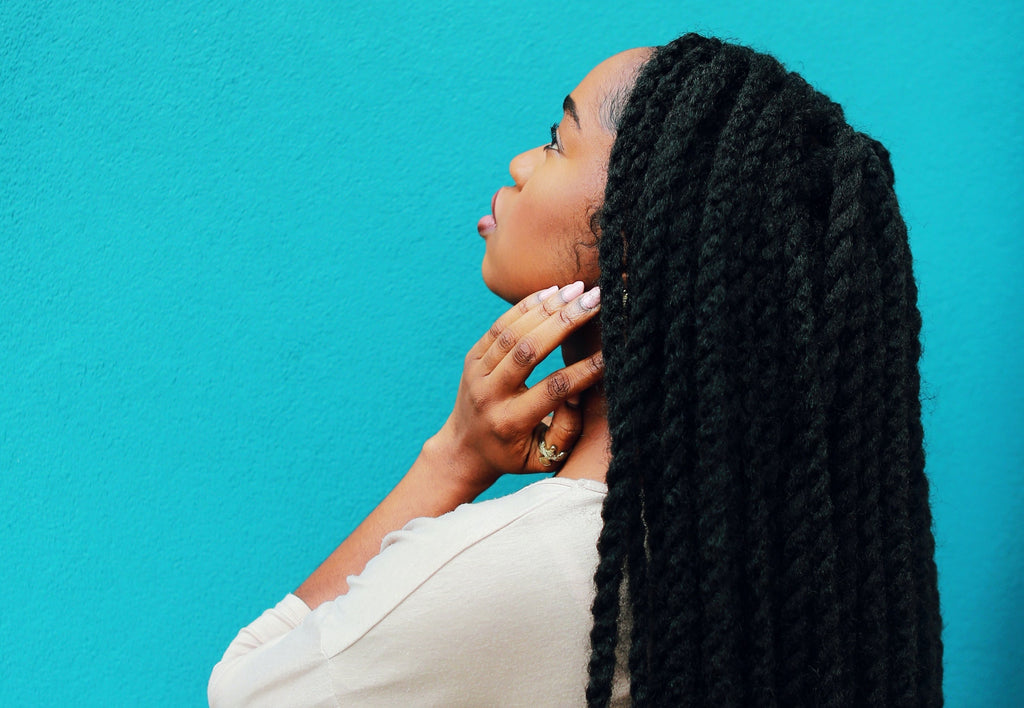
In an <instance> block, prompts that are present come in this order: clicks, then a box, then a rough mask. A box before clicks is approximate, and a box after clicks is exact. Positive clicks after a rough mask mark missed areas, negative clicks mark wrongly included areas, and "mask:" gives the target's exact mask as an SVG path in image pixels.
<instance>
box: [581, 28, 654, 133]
mask: <svg viewBox="0 0 1024 708" xmlns="http://www.w3.org/2000/svg"><path fill="white" fill-rule="evenodd" d="M651 51H652V50H651V49H650V48H647V47H641V48H639V49H630V50H627V51H625V52H620V53H619V54H616V55H614V56H611V57H609V58H608V59H605V60H604V61H603V62H601V63H600V64H598V65H597V66H595V67H594V68H593V69H591V70H590V73H588V74H587V75H586V76H585V77H583V80H582V81H581V82H580V83H579V85H578V86H577V87H576V88H575V89H573V91H572V93H571V94H570V95H571V96H572V98H573V100H574V101H575V103H576V106H577V108H578V110H579V117H580V123H581V124H583V123H591V124H593V125H597V124H598V123H599V114H600V107H601V104H602V103H604V101H605V99H606V98H607V97H608V96H610V95H613V94H615V93H617V92H618V91H620V90H621V89H622V88H623V87H625V86H631V85H632V83H633V82H634V81H635V80H636V75H637V73H639V71H640V68H641V67H642V66H643V64H644V62H645V61H647V59H648V58H649V57H650V55H651Z"/></svg>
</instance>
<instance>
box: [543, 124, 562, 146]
mask: <svg viewBox="0 0 1024 708" xmlns="http://www.w3.org/2000/svg"><path fill="white" fill-rule="evenodd" d="M544 149H545V150H559V149H560V146H559V144H558V123H552V124H551V142H550V143H548V144H547V145H545V146H544Z"/></svg>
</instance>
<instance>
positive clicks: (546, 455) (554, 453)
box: [537, 440, 567, 467]
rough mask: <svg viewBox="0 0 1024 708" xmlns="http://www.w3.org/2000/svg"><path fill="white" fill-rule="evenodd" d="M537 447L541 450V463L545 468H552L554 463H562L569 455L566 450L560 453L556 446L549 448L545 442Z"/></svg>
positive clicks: (541, 442)
mask: <svg viewBox="0 0 1024 708" xmlns="http://www.w3.org/2000/svg"><path fill="white" fill-rule="evenodd" d="M537 447H538V448H539V449H540V463H541V464H542V465H543V466H544V467H550V466H551V463H552V462H561V461H562V460H564V459H565V456H566V454H567V453H566V452H565V450H562V451H561V452H559V451H558V447H557V446H555V445H551V446H548V444H547V443H545V442H544V441H543V440H541V441H540V444H539V445H538V446H537Z"/></svg>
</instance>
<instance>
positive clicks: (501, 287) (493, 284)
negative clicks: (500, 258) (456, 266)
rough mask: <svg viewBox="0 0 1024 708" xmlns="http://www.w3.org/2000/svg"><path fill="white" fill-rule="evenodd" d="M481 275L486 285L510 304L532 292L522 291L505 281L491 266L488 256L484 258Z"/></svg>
mask: <svg viewBox="0 0 1024 708" xmlns="http://www.w3.org/2000/svg"><path fill="white" fill-rule="evenodd" d="M480 275H481V277H482V278H483V280H484V285H486V286H487V289H488V290H490V291H491V292H492V293H494V294H495V295H497V296H498V297H500V298H501V299H502V300H504V301H505V302H507V303H508V304H510V305H515V304H516V303H517V302H519V301H520V300H522V299H523V298H524V297H526V296H527V295H529V294H530V293H520V292H519V290H517V289H516V288H512V287H509V285H508V283H506V282H504V281H503V279H502V278H501V277H500V276H499V275H497V274H496V273H495V272H494V271H493V269H491V268H490V267H489V265H488V263H487V258H484V262H483V264H482V265H481V266H480ZM531 292H532V291H531Z"/></svg>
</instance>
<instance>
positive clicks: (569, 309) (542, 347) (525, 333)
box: [485, 284, 600, 410]
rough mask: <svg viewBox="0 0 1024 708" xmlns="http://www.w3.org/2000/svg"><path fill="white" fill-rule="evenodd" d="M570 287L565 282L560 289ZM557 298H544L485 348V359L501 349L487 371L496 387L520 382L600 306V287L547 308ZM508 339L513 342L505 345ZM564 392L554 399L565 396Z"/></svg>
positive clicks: (507, 387) (506, 387)
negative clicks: (492, 365)
mask: <svg viewBox="0 0 1024 708" xmlns="http://www.w3.org/2000/svg"><path fill="white" fill-rule="evenodd" d="M574 285H575V284H574ZM580 285H582V284H580ZM571 287H573V286H566V288H563V291H566V290H569V288H571ZM573 292H576V293H578V289H574V290H572V291H570V294H571V293H573ZM560 299H561V297H560V295H559V296H551V297H550V298H548V299H547V300H545V302H544V303H543V304H542V306H541V307H540V308H537V310H535V311H531V312H530V313H529V314H528V315H527V316H525V317H523V318H522V325H520V323H519V322H516V323H515V325H514V326H512V327H509V328H508V329H506V330H505V332H503V333H502V335H501V336H500V337H499V338H498V340H496V341H495V342H494V344H493V345H492V346H491V348H490V349H488V351H487V354H486V355H485V360H489V359H490V358H491V357H492V356H494V357H497V356H498V350H500V349H505V351H504V352H501V359H500V361H498V362H497V363H496V364H495V367H494V370H493V371H492V372H491V374H490V376H491V377H493V378H494V380H495V383H496V384H497V385H498V387H499V388H500V389H502V390H506V391H509V390H515V389H517V388H520V387H521V386H523V384H524V383H525V382H526V379H527V377H528V376H529V375H530V373H531V372H532V371H533V369H534V367H535V366H537V364H538V363H539V362H541V361H542V360H543V359H544V358H545V357H546V356H547V355H548V354H550V353H551V352H552V351H553V350H554V349H555V348H556V347H557V346H558V345H560V344H561V343H562V342H563V341H564V340H565V338H566V337H568V336H569V334H571V333H572V332H573V331H575V330H576V329H578V328H579V327H581V326H582V325H583V324H584V323H586V322H588V321H589V320H590V319H591V318H593V317H594V316H595V315H596V314H597V313H598V311H599V310H600V291H599V290H598V289H597V288H592V289H591V290H590V291H588V292H587V293H585V294H583V295H582V296H580V295H578V294H577V295H576V296H575V297H572V299H571V300H570V301H569V302H556V303H555V304H556V307H555V308H553V309H551V310H550V311H549V309H548V308H549V303H550V302H551V301H558V300H560ZM534 323H535V324H534ZM531 325H532V326H531ZM526 327H529V329H526ZM521 330H522V331H521ZM509 332H511V334H508V333H509ZM513 338H514V340H513ZM506 340H507V341H506ZM512 341H514V343H513V344H511V346H509V343H510V342H512ZM563 371H565V370H563ZM549 378H550V377H549ZM555 383H557V380H556V382H555ZM567 395H568V393H566V394H565V396H567ZM565 396H561V397H560V398H559V399H558V400H560V401H561V400H565ZM548 410H552V409H551V408H549V409H548Z"/></svg>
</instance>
